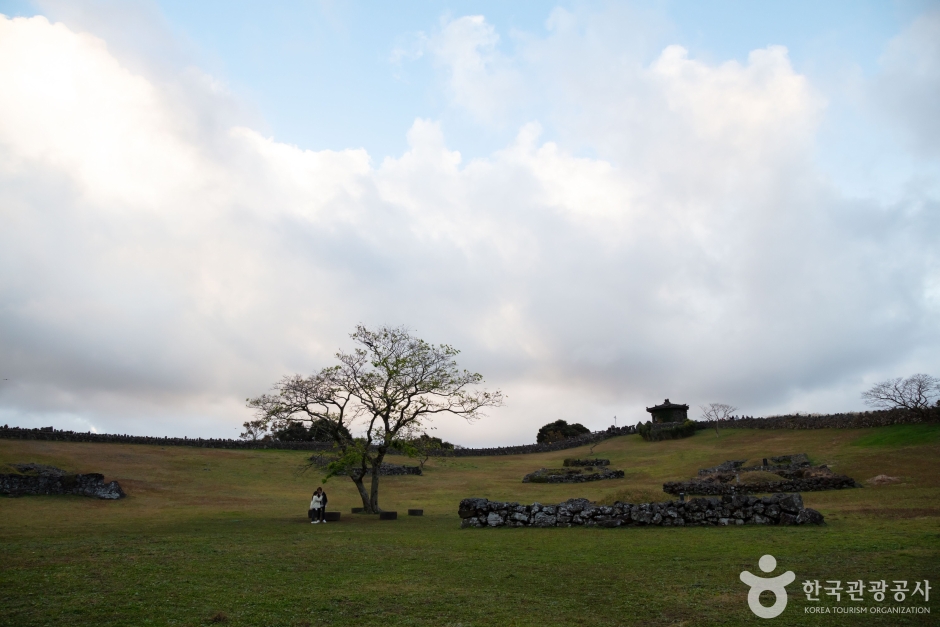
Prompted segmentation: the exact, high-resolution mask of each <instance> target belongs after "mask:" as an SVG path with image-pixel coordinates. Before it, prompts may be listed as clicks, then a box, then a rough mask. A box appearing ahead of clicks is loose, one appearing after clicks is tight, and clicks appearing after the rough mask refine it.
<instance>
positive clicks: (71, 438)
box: [0, 425, 333, 451]
mask: <svg viewBox="0 0 940 627" xmlns="http://www.w3.org/2000/svg"><path fill="white" fill-rule="evenodd" d="M0 438H6V439H10V440H49V441H52V442H103V443H109V444H150V445H155V446H195V447H199V448H231V449H287V450H295V451H328V450H330V449H331V448H333V445H332V444H331V443H329V442H280V441H277V440H268V441H264V440H256V441H252V440H228V439H225V438H186V437H183V438H168V437H163V438H156V437H150V436H146V435H127V434H123V435H121V434H113V433H81V432H78V431H63V430H58V429H53V428H52V427H42V428H40V429H22V428H20V427H8V426H6V425H4V426H2V427H0Z"/></svg>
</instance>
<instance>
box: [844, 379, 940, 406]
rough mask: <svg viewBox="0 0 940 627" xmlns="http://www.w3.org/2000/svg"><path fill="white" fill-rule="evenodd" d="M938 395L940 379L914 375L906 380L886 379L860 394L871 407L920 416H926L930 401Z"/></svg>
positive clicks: (939, 393) (939, 392)
mask: <svg viewBox="0 0 940 627" xmlns="http://www.w3.org/2000/svg"><path fill="white" fill-rule="evenodd" d="M938 395H940V379H938V378H937V377H932V376H930V375H929V374H915V375H912V376H910V377H908V378H906V379H904V378H901V377H898V378H897V379H888V380H887V381H882V382H881V383H876V384H875V385H873V386H872V387H871V389H870V390H867V391H865V392H862V398H863V399H865V402H866V403H867V404H868V405H870V406H871V407H877V408H879V409H906V410H908V411H911V412H914V413H916V414H920V415H921V416H924V415H926V414H927V411H928V410H929V409H930V404H931V401H933V400H934V399H936V398H937V396H938Z"/></svg>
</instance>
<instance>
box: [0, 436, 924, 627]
mask: <svg viewBox="0 0 940 627" xmlns="http://www.w3.org/2000/svg"><path fill="white" fill-rule="evenodd" d="M801 452H805V453H808V454H809V456H810V458H811V460H812V461H813V462H814V463H826V464H828V465H829V466H830V467H831V468H832V469H833V470H834V471H836V472H839V473H844V474H848V475H850V476H852V477H855V478H856V479H857V480H859V481H862V482H864V481H865V480H867V479H869V478H871V477H874V476H876V475H881V474H886V475H890V476H893V477H898V478H899V479H900V481H899V482H897V483H892V484H887V485H880V486H867V487H865V488H863V489H857V490H845V491H835V492H817V493H806V494H804V495H803V496H804V501H805V503H806V505H807V506H808V507H813V508H816V509H818V510H819V511H821V512H822V513H823V514H824V515H825V516H826V520H827V524H826V525H825V526H822V527H783V528H765V527H751V526H746V527H732V528H728V527H724V528H655V527H647V528H620V529H597V528H571V529H495V530H494V529H479V530H478V529H464V530H462V529H460V528H459V523H460V519H459V518H458V517H457V513H456V511H457V504H458V502H459V501H460V499H462V498H465V497H469V496H480V497H486V498H489V499H491V500H510V501H519V502H522V503H531V502H533V501H539V502H542V503H557V502H559V501H562V500H565V499H568V498H570V497H575V496H584V497H587V498H589V499H592V500H597V501H612V500H614V499H617V498H619V499H622V500H634V501H635V500H667V498H668V497H667V496H666V495H664V494H663V493H662V491H661V484H662V482H663V481H666V480H675V479H683V478H688V477H691V476H693V475H694V474H695V473H696V472H697V469H698V468H702V467H706V466H714V465H716V464H718V463H720V462H722V461H724V460H726V459H745V458H748V459H752V460H753V459H760V458H762V457H769V456H771V455H780V454H786V453H801ZM595 454H596V455H598V456H601V457H607V458H610V459H611V467H612V468H621V469H623V470H624V471H626V477H625V478H624V479H617V480H610V481H599V482H594V483H590V484H580V485H558V484H535V483H530V484H523V483H522V482H521V479H522V476H523V475H524V474H526V473H528V472H531V471H533V470H536V469H538V468H541V467H560V466H561V463H562V460H563V459H564V458H565V457H573V456H586V455H587V450H586V449H575V450H569V451H560V452H557V453H546V454H538V455H518V456H511V457H477V458H461V459H438V460H433V461H432V462H429V464H428V466H427V468H426V471H425V475H424V476H422V477H387V478H383V480H382V497H381V505H382V507H383V508H385V509H395V510H398V511H399V512H400V513H402V514H404V512H405V510H406V509H407V508H409V507H419V508H423V509H424V511H425V516H423V517H420V518H419V517H407V516H404V517H402V518H399V520H397V521H391V522H385V521H378V520H377V519H376V518H375V517H371V516H361V515H355V516H354V515H351V514H349V509H350V508H351V507H355V506H358V505H361V503H359V502H358V497H357V495H356V493H355V490H354V487H353V485H352V483H351V482H350V481H349V480H348V479H345V478H335V479H332V480H330V481H329V482H328V483H326V484H325V488H326V490H327V492H328V494H329V497H330V509H333V510H339V511H342V512H343V517H342V521H341V522H339V523H336V524H328V525H310V524H309V523H308V522H307V520H306V518H305V515H306V508H307V503H308V501H309V498H310V493H311V492H312V491H313V488H315V487H316V486H317V485H320V480H319V477H317V476H316V475H314V474H310V473H308V474H307V475H302V474H298V472H297V469H298V467H299V466H300V465H301V464H302V462H303V460H304V457H305V455H304V454H303V453H300V452H293V451H225V450H212V449H190V448H181V447H166V448H160V447H155V446H133V445H116V444H80V443H75V444H72V443H55V442H31V441H10V440H0V465H5V464H8V463H14V462H39V463H45V464H51V465H54V466H58V467H60V468H64V469H67V470H70V471H75V472H102V473H104V474H105V476H106V478H107V479H108V480H111V479H117V480H118V481H120V483H121V485H122V486H123V487H124V489H125V491H126V492H127V493H128V497H127V498H126V499H123V500H121V501H117V502H105V501H99V500H94V499H89V498H83V497H72V496H67V497H62V496H60V497H51V496H50V497H24V498H18V499H10V498H0V543H2V544H0V624H2V625H15V626H24V627H25V626H29V625H70V626H75V625H95V626H104V625H210V624H225V625H285V626H287V625H293V626H301V625H333V624H335V625H452V626H457V625H462V626H470V625H632V624H638V625H751V624H755V623H758V622H761V623H765V622H766V624H770V625H843V624H844V625H849V624H853V625H854V624H862V625H865V624H873V625H914V624H925V625H926V624H937V623H938V622H940V621H938V618H937V616H936V614H931V615H900V616H898V615H890V616H883V615H882V616H874V615H863V616H857V615H845V614H828V615H809V614H806V613H805V610H804V607H806V606H826V607H829V608H835V607H843V608H847V607H850V606H853V605H862V606H867V607H871V606H874V605H879V604H877V603H875V602H874V600H873V599H871V597H870V595H868V594H866V601H865V602H864V603H861V604H855V603H852V602H850V601H848V600H847V599H846V598H845V597H843V599H842V600H841V601H840V602H836V601H834V600H833V599H831V598H830V599H828V600H827V599H826V597H825V595H823V596H822V598H823V600H822V601H820V602H815V603H814V602H808V601H806V599H805V596H804V595H803V594H802V591H801V586H800V584H801V582H802V581H804V580H806V579H818V580H820V582H821V583H823V585H825V583H824V581H825V580H827V579H837V580H841V581H843V587H844V586H845V583H844V582H846V581H848V580H858V579H863V580H865V581H868V580H881V579H884V580H888V581H889V582H890V581H891V580H895V579H900V580H908V581H911V582H913V581H915V580H918V581H923V580H924V579H929V580H930V581H931V585H935V586H936V585H940V567H938V563H940V562H938V558H940V524H938V523H940V426H938V425H916V426H895V427H884V428H879V429H866V430H818V431H756V430H725V431H722V433H721V435H720V437H716V436H715V433H714V432H708V431H702V432H699V433H698V434H697V435H695V436H694V437H692V438H689V439H686V440H678V441H666V442H657V443H647V442H643V441H641V440H640V439H639V437H638V436H627V437H620V438H615V439H612V440H608V441H606V442H603V443H601V444H600V445H598V446H597V447H596V449H595ZM390 461H398V462H400V461H403V460H401V459H392V460H390ZM0 472H2V470H0ZM765 553H772V554H773V555H774V556H775V557H776V558H777V561H778V564H779V566H778V571H775V572H774V574H779V571H780V570H793V571H794V572H795V573H796V576H797V580H796V582H795V583H794V584H791V585H790V586H789V588H788V591H789V604H788V606H787V609H786V611H785V612H784V613H783V615H782V616H780V617H778V618H776V619H772V620H769V621H763V620H761V619H758V618H756V617H755V616H754V615H753V614H752V613H751V612H750V610H748V608H747V603H746V595H747V588H746V586H745V585H744V584H742V583H741V582H740V580H739V579H738V574H739V573H740V571H742V570H744V569H747V570H750V571H751V572H753V573H755V574H762V573H761V571H760V570H759V569H758V566H757V561H758V559H759V558H760V557H761V556H762V555H764V554H765ZM910 587H911V589H913V583H911V586H910ZM932 592H933V591H932ZM937 594H940V590H938V591H937ZM931 596H932V597H933V594H932V595H931ZM880 605H886V606H888V605H900V606H924V605H926V606H930V607H931V609H932V610H934V611H940V607H936V605H937V604H936V602H935V600H934V598H931V599H930V601H929V602H927V603H924V602H923V601H922V600H921V599H920V597H918V600H917V601H911V600H910V599H908V600H907V601H905V602H904V603H894V602H891V601H890V600H889V601H888V602H886V603H883V604H880Z"/></svg>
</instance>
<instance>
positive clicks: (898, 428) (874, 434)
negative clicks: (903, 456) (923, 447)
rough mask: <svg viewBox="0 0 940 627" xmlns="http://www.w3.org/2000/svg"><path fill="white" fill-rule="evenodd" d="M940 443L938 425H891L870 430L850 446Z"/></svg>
mask: <svg viewBox="0 0 940 627" xmlns="http://www.w3.org/2000/svg"><path fill="white" fill-rule="evenodd" d="M938 442H940V424H926V425H893V426H890V427H884V428H881V429H871V433H867V434H865V435H863V436H862V437H860V438H858V439H857V440H855V441H854V442H852V444H854V445H855V446H917V445H919V444H936V443H938Z"/></svg>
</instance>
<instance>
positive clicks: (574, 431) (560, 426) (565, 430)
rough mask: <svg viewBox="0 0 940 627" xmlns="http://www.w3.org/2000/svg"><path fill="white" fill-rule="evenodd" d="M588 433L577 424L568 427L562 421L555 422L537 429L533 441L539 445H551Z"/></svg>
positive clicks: (582, 426) (587, 430)
mask: <svg viewBox="0 0 940 627" xmlns="http://www.w3.org/2000/svg"><path fill="white" fill-rule="evenodd" d="M590 432H591V430H590V429H588V428H587V427H585V426H584V425H582V424H579V423H577V422H576V423H574V424H570V425H569V424H568V423H567V422H566V421H564V420H556V421H555V422H550V423H548V424H547V425H545V426H544V427H542V428H541V429H539V432H538V435H537V436H536V438H535V441H536V442H537V443H539V444H551V443H552V442H561V441H562V440H567V439H569V438H576V437H578V436H579V435H584V434H585V433H590Z"/></svg>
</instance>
